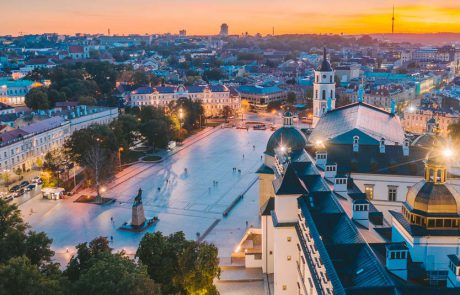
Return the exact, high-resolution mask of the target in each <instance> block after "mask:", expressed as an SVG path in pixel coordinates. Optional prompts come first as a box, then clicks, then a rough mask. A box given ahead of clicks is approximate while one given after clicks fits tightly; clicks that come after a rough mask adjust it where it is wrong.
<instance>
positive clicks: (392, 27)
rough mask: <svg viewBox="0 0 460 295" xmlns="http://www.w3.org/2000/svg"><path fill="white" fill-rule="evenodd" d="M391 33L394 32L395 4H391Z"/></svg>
mask: <svg viewBox="0 0 460 295" xmlns="http://www.w3.org/2000/svg"><path fill="white" fill-rule="evenodd" d="M391 33H392V34H394V33H395V6H394V5H393V16H392V17H391Z"/></svg>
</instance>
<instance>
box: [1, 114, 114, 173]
mask: <svg viewBox="0 0 460 295" xmlns="http://www.w3.org/2000/svg"><path fill="white" fill-rule="evenodd" d="M91 110H92V109H90V112H92V111H91ZM117 117H118V109H117V108H105V109H98V112H95V111H93V112H92V113H89V114H87V115H84V114H83V113H82V114H81V116H79V117H74V118H70V119H66V118H65V117H64V116H55V117H51V118H49V119H45V120H42V121H39V122H37V123H33V124H31V125H28V126H24V127H21V128H18V129H15V130H12V131H8V132H5V133H2V134H0V138H1V143H0V171H5V170H7V171H11V170H15V169H18V168H19V169H22V170H27V169H30V168H32V167H34V166H36V163H37V160H38V159H39V158H42V157H43V156H44V155H45V154H46V153H48V152H50V151H52V150H54V149H57V148H60V147H62V145H63V144H64V142H65V140H66V139H67V138H68V137H69V136H70V135H72V133H73V132H74V131H77V130H80V129H82V128H86V127H88V126H89V125H91V124H108V123H110V122H111V121H113V120H115V119H116V118H117Z"/></svg>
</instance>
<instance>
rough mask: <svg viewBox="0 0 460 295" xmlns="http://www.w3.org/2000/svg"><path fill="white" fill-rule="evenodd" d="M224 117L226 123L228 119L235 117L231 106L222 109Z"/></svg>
mask: <svg viewBox="0 0 460 295" xmlns="http://www.w3.org/2000/svg"><path fill="white" fill-rule="evenodd" d="M222 116H223V117H224V118H225V122H227V119H228V118H229V117H231V116H233V109H232V108H231V107H229V106H224V108H223V109H222Z"/></svg>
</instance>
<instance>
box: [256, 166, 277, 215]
mask: <svg viewBox="0 0 460 295" xmlns="http://www.w3.org/2000/svg"><path fill="white" fill-rule="evenodd" d="M274 179H275V176H274V175H273V174H259V208H262V207H263V206H264V205H265V203H266V202H267V201H268V199H269V198H270V197H275V192H274V191H273V180H274Z"/></svg>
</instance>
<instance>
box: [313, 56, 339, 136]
mask: <svg viewBox="0 0 460 295" xmlns="http://www.w3.org/2000/svg"><path fill="white" fill-rule="evenodd" d="M333 109H335V81H334V70H333V69H332V67H331V64H330V63H329V61H328V60H327V56H326V48H324V56H323V61H322V63H321V65H320V66H319V67H318V69H317V70H316V71H315V82H314V83H313V128H314V127H316V124H318V121H319V119H320V118H321V117H322V116H323V115H324V113H326V112H327V111H330V110H333Z"/></svg>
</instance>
